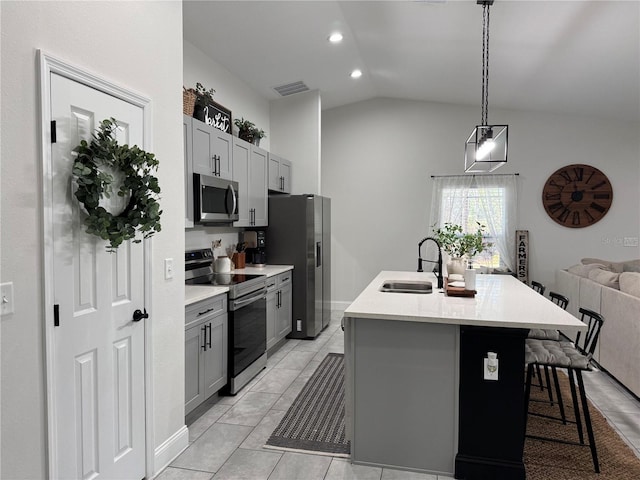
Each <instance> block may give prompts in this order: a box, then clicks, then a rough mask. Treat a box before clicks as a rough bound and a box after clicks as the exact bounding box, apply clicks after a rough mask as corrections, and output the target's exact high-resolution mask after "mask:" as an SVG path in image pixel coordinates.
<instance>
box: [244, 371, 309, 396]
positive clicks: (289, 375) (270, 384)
mask: <svg viewBox="0 0 640 480" xmlns="http://www.w3.org/2000/svg"><path fill="white" fill-rule="evenodd" d="M299 374H300V371H299V370H288V369H286V368H272V369H271V370H269V371H268V372H267V373H266V374H265V376H264V377H262V378H261V379H260V381H259V382H258V383H256V384H255V385H254V386H253V387H251V391H252V392H265V393H279V394H282V393H284V391H285V390H286V389H287V388H289V385H291V383H292V382H293V381H294V380H295V379H296V377H297V376H298V375H299Z"/></svg>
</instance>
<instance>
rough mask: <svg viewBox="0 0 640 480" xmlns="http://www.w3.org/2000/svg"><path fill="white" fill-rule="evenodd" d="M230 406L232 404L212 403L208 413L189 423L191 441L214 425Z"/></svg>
mask: <svg viewBox="0 0 640 480" xmlns="http://www.w3.org/2000/svg"><path fill="white" fill-rule="evenodd" d="M230 408H231V405H226V404H219V403H217V404H215V405H212V406H211V408H210V409H209V410H207V412H206V413H204V414H203V415H202V416H201V417H200V418H199V419H197V420H196V421H195V422H193V423H192V424H191V425H189V442H195V441H196V439H197V438H198V437H199V436H200V435H202V434H203V433H204V432H205V430H207V428H209V427H210V426H211V425H213V424H214V423H215V422H216V421H217V420H218V419H219V418H220V417H221V416H222V415H224V414H225V413H226V412H227V410H229V409H230Z"/></svg>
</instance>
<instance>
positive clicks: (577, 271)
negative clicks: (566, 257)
mask: <svg viewBox="0 0 640 480" xmlns="http://www.w3.org/2000/svg"><path fill="white" fill-rule="evenodd" d="M596 268H598V269H601V270H606V269H607V267H606V266H605V265H604V264H602V263H588V264H585V265H582V264H579V265H574V266H572V267H569V268H568V269H567V271H568V272H569V273H573V274H574V275H578V276H579V277H583V278H589V272H590V271H591V270H593V269H596Z"/></svg>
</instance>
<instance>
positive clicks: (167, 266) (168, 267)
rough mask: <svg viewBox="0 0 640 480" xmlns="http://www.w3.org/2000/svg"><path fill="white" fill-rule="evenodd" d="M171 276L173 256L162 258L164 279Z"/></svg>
mask: <svg viewBox="0 0 640 480" xmlns="http://www.w3.org/2000/svg"><path fill="white" fill-rule="evenodd" d="M172 278H173V258H165V259H164V279H165V280H170V279H172Z"/></svg>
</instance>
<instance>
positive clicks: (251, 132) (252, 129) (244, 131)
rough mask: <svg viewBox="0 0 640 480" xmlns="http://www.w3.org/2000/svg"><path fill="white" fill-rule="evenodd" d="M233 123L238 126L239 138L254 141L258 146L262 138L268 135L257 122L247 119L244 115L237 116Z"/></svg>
mask: <svg viewBox="0 0 640 480" xmlns="http://www.w3.org/2000/svg"><path fill="white" fill-rule="evenodd" d="M233 123H234V124H235V126H236V127H238V138H241V139H242V140H246V141H247V142H249V143H253V144H254V145H256V146H259V145H260V139H261V138H264V137H266V134H265V133H264V130H262V129H260V128H258V127H256V125H255V123H253V122H251V121H249V120H245V119H244V117H242V118H236V119H235V120H234V121H233Z"/></svg>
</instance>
